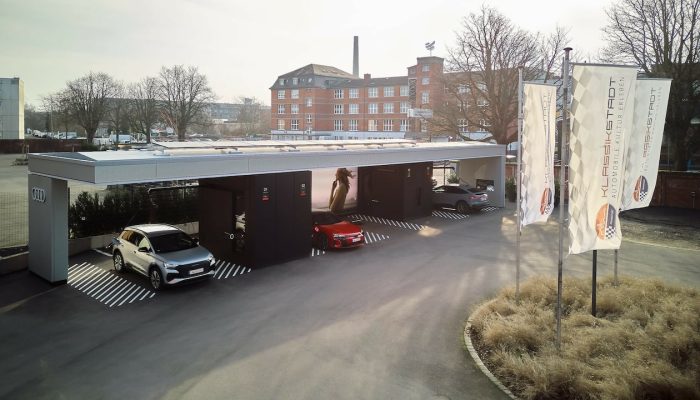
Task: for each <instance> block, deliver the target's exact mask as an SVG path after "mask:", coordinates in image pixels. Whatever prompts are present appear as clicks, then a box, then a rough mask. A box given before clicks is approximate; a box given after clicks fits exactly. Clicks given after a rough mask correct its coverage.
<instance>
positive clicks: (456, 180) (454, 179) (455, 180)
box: [447, 172, 459, 183]
mask: <svg viewBox="0 0 700 400" xmlns="http://www.w3.org/2000/svg"><path fill="white" fill-rule="evenodd" d="M447 183H459V176H457V174H455V173H454V172H453V173H451V174H450V176H448V177H447Z"/></svg>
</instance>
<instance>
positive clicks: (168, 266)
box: [165, 262, 177, 268]
mask: <svg viewBox="0 0 700 400" xmlns="http://www.w3.org/2000/svg"><path fill="white" fill-rule="evenodd" d="M165 268H177V264H175V263H167V262H166V263H165Z"/></svg>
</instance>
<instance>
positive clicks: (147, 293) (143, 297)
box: [139, 290, 151, 301]
mask: <svg viewBox="0 0 700 400" xmlns="http://www.w3.org/2000/svg"><path fill="white" fill-rule="evenodd" d="M149 294H151V291H150V290H146V293H144V294H143V296H141V298H140V299H139V301H141V300H143V299H145V298H146V296H148V295H149Z"/></svg>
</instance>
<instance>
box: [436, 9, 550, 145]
mask: <svg viewBox="0 0 700 400" xmlns="http://www.w3.org/2000/svg"><path fill="white" fill-rule="evenodd" d="M538 48H539V45H538V36H537V35H534V34H531V33H529V32H527V31H524V30H522V29H519V28H517V27H516V26H514V25H513V23H512V22H511V21H510V20H509V19H508V18H506V17H505V16H504V15H502V14H500V13H499V12H498V11H497V10H496V9H494V8H491V7H487V6H483V7H482V8H481V10H480V11H479V12H477V13H472V14H470V15H469V16H468V17H465V18H464V20H463V22H462V30H461V31H460V32H458V33H457V43H456V45H455V47H454V48H452V49H449V50H448V58H447V70H448V71H447V72H448V73H447V74H445V75H444V80H445V82H444V84H445V88H446V97H447V102H446V104H444V105H441V106H439V107H436V110H435V114H436V117H437V118H435V119H434V124H437V125H439V126H440V125H441V126H440V127H441V128H442V129H444V130H448V131H450V132H457V133H459V134H460V136H462V137H464V138H466V139H469V137H468V135H467V134H466V133H465V132H464V129H460V128H464V127H465V126H466V125H469V126H476V127H477V128H479V129H481V130H485V131H489V132H491V134H492V135H493V138H494V139H495V140H496V141H497V142H498V143H507V142H509V141H510V140H512V139H513V138H514V136H515V135H516V133H517V132H516V129H515V126H516V122H517V106H518V67H519V66H523V67H524V71H525V75H524V78H525V79H526V80H527V79H534V78H536V77H537V75H538V74H537V71H539V67H538V64H540V60H541V57H540V55H539V52H538Z"/></svg>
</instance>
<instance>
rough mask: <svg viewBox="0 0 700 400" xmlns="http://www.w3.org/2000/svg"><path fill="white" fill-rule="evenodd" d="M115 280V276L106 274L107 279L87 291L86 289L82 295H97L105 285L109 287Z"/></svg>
mask: <svg viewBox="0 0 700 400" xmlns="http://www.w3.org/2000/svg"><path fill="white" fill-rule="evenodd" d="M116 279H117V276H116V275H113V274H107V279H103V280H102V281H101V282H100V283H99V284H98V285H95V286H93V287H92V288H90V289H89V290H88V289H86V290H85V291H84V293H85V294H86V295H88V296H92V295H95V294H97V293H99V291H101V290H102V288H103V287H104V286H105V285H110V284H111V283H112V282H114V281H115V280H116Z"/></svg>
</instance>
